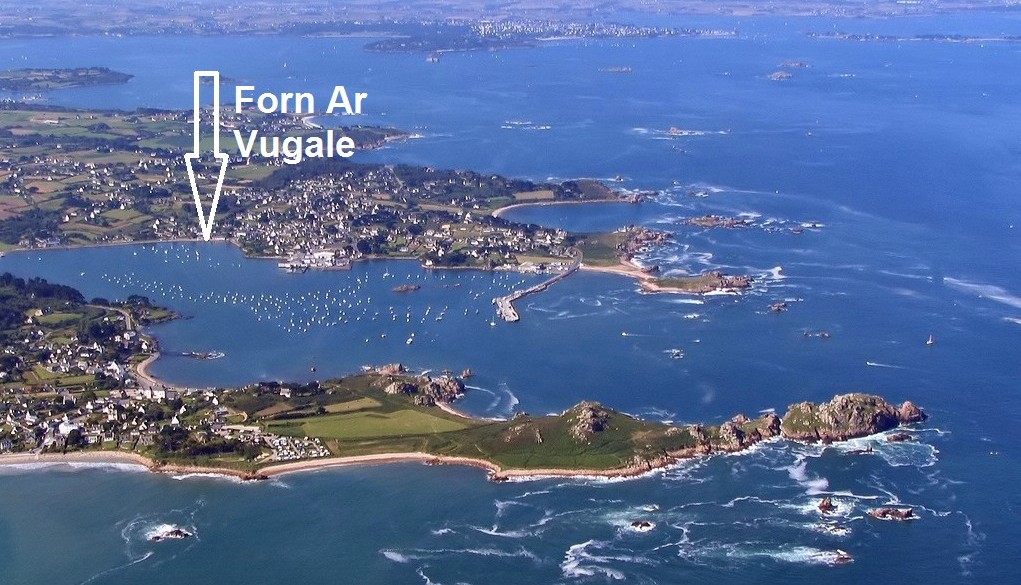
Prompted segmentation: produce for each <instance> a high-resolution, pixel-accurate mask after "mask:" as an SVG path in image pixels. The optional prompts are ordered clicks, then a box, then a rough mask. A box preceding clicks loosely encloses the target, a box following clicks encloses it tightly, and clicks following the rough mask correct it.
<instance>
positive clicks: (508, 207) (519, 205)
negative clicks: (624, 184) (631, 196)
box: [489, 199, 633, 217]
mask: <svg viewBox="0 0 1021 585" xmlns="http://www.w3.org/2000/svg"><path fill="white" fill-rule="evenodd" d="M585 203H628V202H627V201H624V200H622V199H584V200H581V201H528V202H522V203H511V204H510V205H505V206H503V207H498V208H496V209H494V210H493V211H491V212H490V213H489V215H491V216H492V217H501V216H502V215H503V214H504V213H507V212H508V211H512V210H514V209H522V208H525V207H553V206H557V205H581V204H585ZM632 205H633V204H632Z"/></svg>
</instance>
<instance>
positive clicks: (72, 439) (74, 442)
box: [64, 429, 89, 449]
mask: <svg viewBox="0 0 1021 585" xmlns="http://www.w3.org/2000/svg"><path fill="white" fill-rule="evenodd" d="M88 444H89V441H88V439H87V438H86V437H85V434H84V433H82V432H81V430H80V429H71V432H70V433H68V434H67V441H66V442H65V443H64V445H65V448H68V449H81V448H82V447H85V446H86V445H88Z"/></svg>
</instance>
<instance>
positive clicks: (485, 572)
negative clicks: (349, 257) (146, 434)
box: [0, 15, 1021, 584]
mask: <svg viewBox="0 0 1021 585" xmlns="http://www.w3.org/2000/svg"><path fill="white" fill-rule="evenodd" d="M696 22H697V23H698V24H700V25H704V26H713V27H719V28H737V29H738V30H740V31H742V35H741V37H740V38H738V39H724V40H719V39H660V40H651V41H642V42H631V41H628V42H626V43H625V42H583V43H562V44H555V45H552V46H548V47H544V48H542V49H536V50H514V51H502V52H496V53H471V54H463V55H447V56H445V57H444V58H443V59H442V61H441V62H440V63H438V64H428V63H426V62H425V61H424V59H423V58H422V56H420V55H377V54H369V53H365V52H362V51H361V50H360V46H361V44H362V43H364V40H361V39H287V38H226V39H216V38H209V39H206V38H179V39H174V38H162V37H161V38H123V39H95V38H75V39H41V40H31V41H15V40H3V41H0V49H2V50H0V66H3V67H13V66H76V65H96V64H100V65H105V66H109V67H112V68H115V69H118V70H123V71H127V72H130V73H134V74H136V75H137V77H136V78H135V79H133V80H132V81H131V82H130V83H129V84H127V85H125V86H116V87H107V88H91V89H83V90H73V91H68V92H62V93H54V94H53V95H51V96H48V99H49V101H50V102H52V103H61V104H67V105H78V106H88V107H119V108H133V107H137V106H159V107H176V108H186V107H188V105H189V100H190V92H191V87H190V81H191V71H193V70H194V69H199V68H217V69H219V70H220V71H222V72H223V73H224V74H225V75H230V76H231V77H235V78H238V79H243V80H250V81H251V82H252V83H253V84H255V85H256V86H258V87H259V88H260V90H261V89H263V88H264V89H266V90H276V91H293V90H296V89H303V90H315V91H317V94H321V95H322V96H323V97H324V98H325V97H327V96H328V93H329V89H331V88H332V86H333V85H335V84H340V83H344V84H347V85H348V86H350V87H357V88H358V89H359V90H364V91H368V92H369V93H370V100H369V102H368V104H369V107H368V110H369V113H368V114H367V115H366V116H365V117H364V121H365V122H371V123H385V124H392V125H394V126H397V127H401V128H407V129H412V130H415V131H416V132H418V133H420V134H422V136H423V137H422V138H420V139H417V140H412V141H409V142H407V143H404V144H400V145H395V146H392V147H389V148H387V149H384V150H381V151H376V152H372V153H365V154H360V155H359V157H360V158H361V159H362V160H380V161H387V162H390V161H395V162H396V161H400V162H411V163H418V164H428V165H433V166H453V167H464V168H472V169H479V170H484V171H490V172H500V173H506V174H511V175H516V176H526V177H532V178H540V179H543V178H546V177H559V178H567V177H598V178H604V179H608V180H612V179H614V178H615V177H617V176H618V175H619V176H620V177H621V178H622V179H623V181H622V182H621V186H623V187H626V188H636V189H654V190H657V191H660V192H661V194H660V195H659V196H657V197H656V198H654V199H653V200H651V201H649V202H646V203H644V204H642V205H637V206H634V205H627V204H597V205H590V206H577V205H574V206H551V207H541V208H526V209H518V210H514V211H512V212H511V213H510V214H509V215H508V217H510V218H512V219H517V220H522V221H529V222H534V223H539V224H543V225H556V226H563V227H567V228H569V229H572V230H578V231H590V230H604V229H613V228H616V227H619V226H622V225H626V224H631V223H641V224H646V225H651V226H655V227H659V228H663V229H668V230H670V231H673V232H675V233H676V241H675V242H674V243H672V244H671V245H669V246H667V247H666V248H664V249H661V250H657V251H655V252H652V253H650V255H648V256H647V257H645V258H643V261H644V262H647V263H655V264H659V265H661V266H662V267H663V268H664V269H665V270H667V271H669V272H676V273H683V272H697V271H701V270H704V269H709V268H718V269H722V270H726V271H729V272H734V273H750V274H753V275H755V276H756V277H757V278H756V284H755V287H754V289H753V290H752V291H751V292H749V293H748V294H745V295H742V296H710V297H705V298H691V297H683V296H676V295H646V294H642V293H640V292H639V291H638V289H637V286H636V285H635V283H634V282H633V281H631V280H628V279H627V278H624V277H620V276H614V275H605V274H594V273H580V274H577V275H574V276H572V277H571V278H569V279H567V280H565V281H563V282H561V283H559V284H557V285H556V286H554V287H553V288H551V289H550V290H548V291H547V292H545V293H543V294H542V295H539V296H535V297H530V298H529V299H528V300H527V301H526V302H525V303H524V305H523V306H522V307H521V308H522V309H523V310H522V314H523V320H522V321H521V322H520V323H517V324H513V325H510V324H505V323H502V322H498V323H496V324H495V326H494V325H490V322H491V321H494V320H496V319H495V314H494V311H493V307H492V305H491V299H492V297H493V296H496V295H498V294H502V293H503V292H505V291H507V290H511V289H512V288H515V287H516V286H517V285H518V284H520V283H521V282H523V281H527V280H528V279H525V278H524V277H521V276H519V275H513V274H490V273H481V272H464V271H449V272H446V271H438V272H426V271H422V270H420V269H419V268H418V267H417V266H416V265H415V264H414V263H410V262H373V263H365V264H359V265H357V266H356V267H355V268H354V269H353V270H351V271H348V272H330V273H314V272H310V273H306V274H303V275H290V274H284V273H282V272H281V271H279V270H278V269H277V268H276V267H275V265H274V264H273V263H272V262H267V261H260V260H247V259H245V258H243V256H242V255H241V254H240V252H238V251H237V250H236V249H234V248H232V247H230V246H227V245H223V244H202V245H199V244H163V245H156V246H153V245H146V246H133V247H110V248H96V249H88V250H73V251H47V252H26V253H13V254H8V255H7V256H6V257H4V258H2V259H0V270H4V271H11V272H14V273H16V274H19V275H23V276H43V277H46V278H48V279H51V280H54V281H59V282H64V283H68V284H72V285H75V286H78V287H79V288H81V289H82V290H83V291H84V292H85V293H86V295H88V296H104V297H108V298H123V297H126V296H127V295H129V294H132V293H141V294H147V295H149V296H150V297H151V298H152V299H153V300H154V301H156V302H159V303H163V304H166V305H168V306H171V307H173V308H175V309H176V310H178V311H180V312H181V313H182V314H184V315H185V316H186V317H188V318H187V319H183V320H179V321H175V322H173V323H169V324H166V325H161V326H159V327H156V328H154V329H153V331H152V332H153V334H155V335H156V336H157V337H158V338H159V339H160V341H161V343H162V344H163V348H164V350H165V353H166V354H167V355H166V357H165V358H162V359H161V360H160V361H159V362H157V363H156V364H155V366H154V372H155V373H156V374H157V375H159V376H161V377H165V378H166V379H168V380H171V381H173V382H176V383H181V384H188V385H196V386H214V385H231V384H241V383H246V382H252V381H256V380H264V379H309V378H311V377H318V376H330V375H339V374H344V373H348V372H351V371H354V370H357V368H358V367H359V366H360V365H362V364H366V363H385V362H391V361H401V362H404V363H406V364H409V365H411V366H414V367H417V368H422V369H443V368H450V369H454V370H459V369H462V368H464V367H471V368H472V369H473V370H474V372H475V373H476V377H475V379H474V380H473V384H477V386H478V388H477V389H475V390H474V391H472V392H471V393H469V396H468V397H467V398H466V400H465V404H464V406H465V408H466V409H468V410H470V411H472V412H475V413H478V414H481V415H486V416H507V415H509V414H510V413H512V412H513V411H514V410H516V409H518V410H526V411H529V412H551V411H560V410H562V409H564V408H567V407H569V406H571V405H572V404H574V403H575V402H577V401H579V400H582V399H597V400H601V401H603V402H605V403H607V404H608V405H611V406H613V407H616V408H620V409H622V410H625V411H627V412H631V413H635V414H639V415H642V416H648V417H652V418H657V419H661V420H673V421H679V422H681V421H683V422H689V421H720V420H724V419H726V418H729V417H730V416H732V415H733V414H734V413H736V412H747V413H749V414H754V413H756V412H758V411H760V410H763V409H768V408H775V409H777V410H780V411H782V410H783V409H784V408H785V406H786V405H787V404H789V403H791V402H795V401H800V400H823V399H826V398H828V397H829V396H831V395H832V394H834V393H836V392H842V391H851V390H864V391H874V392H878V393H881V394H884V395H886V396H887V397H889V398H890V399H892V400H898V401H899V400H904V399H911V400H913V401H915V402H917V403H919V404H920V405H922V406H923V407H924V408H926V410H927V411H928V412H929V413H930V415H931V417H932V418H931V420H930V421H929V423H928V424H927V425H926V426H925V427H924V430H922V431H920V432H919V437H920V439H921V441H920V442H919V443H918V444H887V443H885V442H884V441H883V439H882V437H880V438H878V439H875V440H872V441H871V442H872V443H873V444H874V445H875V447H876V448H877V450H878V451H879V456H878V457H853V456H849V455H841V454H840V452H841V450H842V449H843V450H847V449H849V448H852V447H861V446H862V445H863V444H864V443H866V442H869V441H859V442H857V443H856V444H855V445H852V446H844V447H840V448H832V449H827V450H825V451H824V450H822V449H819V448H817V447H806V446H800V445H794V444H790V443H786V442H776V443H770V444H768V445H764V446H762V447H760V448H758V449H756V450H755V451H754V452H752V453H746V454H742V455H738V456H731V457H718V458H713V459H711V460H708V461H703V462H697V463H690V464H686V465H683V466H681V467H679V468H678V469H675V470H670V471H667V472H665V473H662V474H657V475H654V476H652V477H649V478H643V479H638V480H633V481H628V482H601V481H584V480H577V481H561V480H541V481H534V482H525V483H512V484H501V485H493V484H489V483H488V482H486V481H485V479H484V476H483V474H482V473H480V472H478V471H475V470H466V469H455V468H425V467H421V466H417V465H398V466H390V467H373V468H360V469H343V470H330V471H323V472H317V473H310V474H299V475H291V476H285V477H283V478H281V479H280V480H275V481H272V482H268V483H264V484H258V485H239V484H236V483H233V482H230V481H226V480H219V479H211V478H201V477H197V478H195V477H193V478H170V477H165V476H151V475H149V474H144V473H132V472H129V471H126V470H124V469H120V471H119V472H116V473H111V472H110V469H107V468H104V469H93V468H75V469H68V468H66V467H62V468H54V469H51V470H50V471H49V472H46V473H40V472H38V471H37V470H18V469H16V470H10V469H5V470H0V493H2V494H4V496H5V498H4V500H5V501H6V502H22V503H25V505H23V506H22V505H19V506H13V505H8V506H4V507H3V508H2V511H0V582H2V583H26V584H27V583H41V582H52V581H57V582H70V583H82V582H90V583H137V582H139V581H142V580H145V581H150V582H153V583H160V582H168V583H169V582H178V581H180V580H182V579H193V580H200V581H203V582H204V581H212V580H221V581H228V582H240V581H250V582H278V581H281V580H284V579H295V578H297V579H300V580H301V581H304V582H309V583H325V582H341V583H355V582H357V583H371V582H379V583H423V582H424V583H430V582H431V583H460V582H466V583H537V582H538V583H545V582H550V583H552V582H562V583H587V582H603V581H607V580H615V579H618V578H623V579H625V580H626V581H633V582H639V583H652V582H656V583H666V582H685V581H696V580H703V579H713V580H717V581H719V580H723V581H725V582H737V581H747V580H748V579H754V580H756V581H758V580H765V579H772V578H783V579H784V580H785V581H792V582H806V583H807V582H818V581H820V580H824V579H825V580H828V581H831V582H835V583H844V582H846V583H857V582H861V581H864V580H867V579H880V578H882V579H899V580H903V581H907V582H920V581H931V580H936V581H938V582H1006V581H1008V580H1009V575H1011V574H1013V573H1014V571H1013V568H1012V565H1011V564H1010V563H1009V559H1010V554H1009V553H1010V552H1012V548H1013V546H1012V543H1014V542H1017V539H1018V538H1019V537H1021V534H1019V530H1018V528H1017V527H1016V526H1015V525H1014V523H1013V518H1016V516H1017V510H1018V504H1019V502H1018V497H1017V495H1016V492H1014V491H1013V490H1010V489H1009V487H1008V486H1011V485H1015V484H1016V482H1017V481H1018V480H1019V479H1021V466H1019V464H1018V450H1017V447H1016V445H1015V444H1014V443H1013V433H1012V431H1011V425H1012V424H1013V420H1014V419H1015V416H1016V414H1017V413H1018V412H1019V399H1018V381H1019V380H1021V362H1019V360H1018V354H1017V347H1018V336H1019V333H1021V276H1019V274H1018V272H1017V271H1016V270H1015V269H1014V268H1015V267H1016V266H1017V265H1018V261H1019V260H1021V245H1019V241H1018V236H1017V233H1018V232H1017V230H1018V229H1021V228H1019V227H1015V226H1018V225H1019V222H1021V213H1019V206H1018V204H1017V191H1018V187H1019V185H1021V167H1019V165H1018V155H1019V152H1021V149H1019V147H1018V142H1017V137H1016V135H1017V132H1016V130H1017V128H1019V124H1018V121H1019V114H1021V106H1019V103H1018V101H1017V99H1016V96H1017V95H1018V89H1019V87H1018V86H1019V85H1021V81H1019V80H1021V75H1019V73H1021V62H1019V60H1018V58H1017V57H1018V54H1019V49H1021V47H1018V46H1017V45H1011V44H996V43H986V44H933V43H921V42H914V43H908V42H905V43H850V42H839V41H823V40H813V39H808V38H805V36H804V34H803V33H804V32H805V31H810V30H832V29H839V30H850V31H863V32H877V33H885V34H924V33H934V32H939V33H968V34H986V35H992V34H1017V29H1018V28H1019V27H1018V21H1017V19H1016V17H1014V16H1011V15H981V16H968V17H961V16H958V17H951V16H942V17H938V18H936V17H933V18H925V19H904V20H892V21H829V20H822V19H792V20H782V19H743V20H742V19H723V18H719V19H717V18H706V19H697V21H696ZM253 55H254V56H257V58H253ZM786 60H800V61H805V62H806V63H808V64H809V65H810V67H809V68H805V69H797V70H795V71H794V78H793V79H791V80H789V81H787V82H782V83H780V82H773V81H769V80H768V79H767V78H766V76H767V75H768V74H769V73H771V72H773V71H775V70H776V69H777V67H778V65H779V63H780V62H782V61H786ZM624 65H626V66H630V67H631V68H632V72H631V73H629V74H613V73H607V72H605V71H602V69H605V68H607V67H613V66H624ZM321 121H322V122H324V123H337V122H339V121H336V120H321ZM508 121H529V122H532V123H533V124H535V125H540V126H542V125H548V126H550V128H549V129H548V130H535V129H523V128H517V129H515V128H504V126H514V125H513V124H507V123H506V122H508ZM672 126H673V127H678V128H682V129H685V130H691V131H694V132H691V133H689V134H690V135H688V136H684V137H669V136H667V135H666V134H665V132H664V131H665V130H666V129H667V128H670V127H672ZM692 191H704V192H706V193H708V197H704V198H702V197H693V196H692V195H690V192H692ZM706 213H718V214H726V215H736V214H744V216H745V217H749V218H753V219H755V220H756V221H757V222H759V223H760V224H765V225H766V227H754V228H747V229H742V230H702V229H696V228H691V227H688V226H685V225H682V224H681V223H680V221H681V220H682V219H683V218H684V217H688V216H691V215H702V214H706ZM801 224H805V225H818V226H820V227H816V228H806V229H805V230H804V233H802V234H800V235H797V234H794V233H792V232H791V230H790V228H791V227H794V226H796V225H801ZM773 228H775V229H773ZM404 282H417V283H421V284H422V285H423V288H422V289H421V290H419V291H417V292H415V293H410V294H405V295H400V294H397V293H393V292H392V291H391V289H392V287H393V286H396V285H397V284H402V283H404ZM780 300H787V301H788V302H789V303H790V306H791V308H790V310H789V311H788V312H786V313H783V314H780V315H775V314H772V313H770V312H769V311H768V309H767V307H768V305H769V304H770V303H772V302H776V301H780ZM441 314H442V315H443V318H442V319H440V320H437V317H439V316H440V315H441ZM819 331H827V332H830V333H831V334H832V337H831V338H830V339H820V338H817V337H813V336H806V335H805V333H806V332H808V333H816V332H819ZM411 333H415V342H414V343H413V344H410V345H409V344H407V343H405V341H406V339H407V337H409V335H410V334H411ZM384 334H385V337H384ZM930 334H932V335H935V336H936V338H937V340H938V343H937V344H936V346H934V347H926V346H925V343H924V342H925V339H926V338H927V337H928V336H929V335H930ZM282 346H286V347H288V348H289V349H288V351H287V352H286V353H284V352H280V351H279V348H280V347H282ZM673 348H679V349H683V350H684V352H685V357H684V359H680V360H674V359H670V356H669V351H670V350H671V349H673ZM199 350H220V351H223V352H224V353H225V354H226V356H225V357H224V358H222V359H219V360H211V361H196V360H192V359H189V358H185V357H182V356H180V355H178V356H174V355H173V354H174V353H181V352H186V351H199ZM867 364H871V365H867ZM313 366H314V367H315V368H316V372H315V373H313V372H312V371H311V368H312V367H313ZM823 494H827V495H834V496H835V499H836V501H837V503H838V505H839V506H840V509H839V512H840V517H841V524H842V525H844V526H846V527H847V528H849V529H850V531H849V533H846V534H837V533H834V532H832V531H830V530H828V529H827V528H826V526H825V523H824V521H823V519H822V518H821V517H820V515H819V514H818V512H817V511H816V510H815V507H814V506H815V504H816V503H817V502H818V499H819V498H820V497H821V496H822V495H823ZM886 502H898V503H903V504H905V505H912V506H917V507H918V510H919V511H920V514H921V519H920V520H918V521H915V522H911V523H877V522H873V521H870V520H868V519H867V518H864V517H863V515H864V511H865V510H866V509H867V508H868V507H870V506H872V505H877V504H879V503H886ZM635 519H648V520H651V521H653V522H655V524H656V527H655V528H654V529H653V530H652V531H651V532H648V533H634V532H632V531H631V530H629V529H628V524H629V523H630V522H631V521H632V520H635ZM161 523H181V524H185V525H187V526H190V527H192V528H193V529H194V531H195V532H196V534H197V536H198V538H197V539H195V540H194V541H191V542H182V543H160V544H159V545H154V544H149V543H147V542H145V538H144V535H145V531H147V530H151V529H152V527H153V526H156V525H158V524H161ZM837 549H840V550H845V551H847V552H849V553H851V554H852V555H853V556H854V557H855V562H854V563H852V564H850V565H839V566H834V565H833V564H832V561H833V558H834V554H835V553H834V551H836V550H837ZM54 551H61V553H60V554H55V553H54Z"/></svg>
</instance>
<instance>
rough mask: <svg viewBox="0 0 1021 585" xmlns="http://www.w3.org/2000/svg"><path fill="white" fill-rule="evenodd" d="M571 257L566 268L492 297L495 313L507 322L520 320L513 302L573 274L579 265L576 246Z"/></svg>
mask: <svg viewBox="0 0 1021 585" xmlns="http://www.w3.org/2000/svg"><path fill="white" fill-rule="evenodd" d="M571 257H572V261H571V264H570V266H568V267H567V269H566V270H563V271H561V272H557V273H556V274H554V275H553V276H551V277H549V278H547V279H546V280H544V281H542V282H540V283H539V284H536V285H534V286H530V287H528V288H526V289H523V290H516V291H514V292H512V293H511V294H509V295H506V296H502V297H496V298H495V299H493V304H494V305H496V314H497V315H499V316H500V318H501V319H503V320H504V321H507V322H508V323H514V322H516V321H520V320H521V315H519V314H518V312H517V310H516V309H515V308H514V303H515V302H516V301H518V300H520V299H523V298H524V297H527V296H528V295H531V294H535V293H540V292H542V291H544V290H546V289H547V288H549V287H551V286H553V285H554V284H556V283H557V282H559V281H561V280H563V279H565V278H567V277H568V276H570V275H571V274H574V272H575V271H577V270H578V268H580V267H581V250H578V249H577V248H572V249H571Z"/></svg>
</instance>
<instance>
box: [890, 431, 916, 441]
mask: <svg viewBox="0 0 1021 585" xmlns="http://www.w3.org/2000/svg"><path fill="white" fill-rule="evenodd" d="M913 439H914V437H912V436H911V434H910V433H894V434H892V435H888V436H887V437H886V442H887V443H904V442H906V441H911V440H913Z"/></svg>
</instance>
